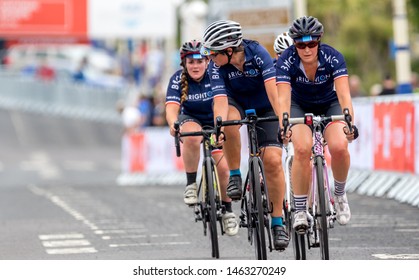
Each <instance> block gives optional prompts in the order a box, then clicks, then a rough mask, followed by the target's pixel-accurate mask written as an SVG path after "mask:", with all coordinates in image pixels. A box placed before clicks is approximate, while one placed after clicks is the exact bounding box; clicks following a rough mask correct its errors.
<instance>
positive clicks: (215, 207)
mask: <svg viewBox="0 0 419 280" xmlns="http://www.w3.org/2000/svg"><path fill="white" fill-rule="evenodd" d="M174 127H175V134H176V135H175V146H176V155H177V156H178V157H179V156H180V138H181V137H190V136H202V137H203V141H202V147H203V149H202V150H203V161H202V174H201V180H200V184H199V188H198V197H200V196H201V201H200V202H199V203H198V204H197V205H195V206H194V213H195V222H197V221H202V222H203V227H204V235H205V236H206V235H207V228H208V227H209V231H210V241H211V246H212V250H211V253H212V257H214V258H217V259H218V258H219V257H220V253H219V245H218V234H217V221H218V222H219V224H220V228H221V234H224V229H223V224H222V222H221V216H222V213H224V212H225V207H224V206H222V205H221V190H220V182H219V178H218V173H217V168H216V164H215V161H214V159H213V157H212V154H211V152H212V150H213V145H212V141H211V135H212V134H215V133H217V131H216V130H214V129H202V130H201V131H194V132H182V133H181V132H179V123H178V122H175V125H174Z"/></svg>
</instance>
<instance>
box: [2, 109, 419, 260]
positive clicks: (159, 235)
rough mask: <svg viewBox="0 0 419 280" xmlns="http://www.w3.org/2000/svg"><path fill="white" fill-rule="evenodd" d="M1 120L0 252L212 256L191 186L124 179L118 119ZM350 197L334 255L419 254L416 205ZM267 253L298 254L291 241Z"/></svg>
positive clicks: (246, 247) (241, 249)
mask: <svg viewBox="0 0 419 280" xmlns="http://www.w3.org/2000/svg"><path fill="white" fill-rule="evenodd" d="M0 129H1V135H0V228H1V229H0V259H1V260H56V259H59V260H109V259H116V260H132V259H135V260H153V259H154V260H169V259H172V260H202V259H211V256H210V243H209V239H208V237H205V236H203V233H202V225H201V223H200V222H198V223H196V222H195V221H194V215H193V211H192V209H191V208H189V207H187V206H185V205H184V204H183V200H182V195H183V188H184V187H183V186H179V185H172V186H118V185H117V184H116V179H117V177H118V175H119V173H120V138H121V127H119V126H118V125H115V124H107V123H99V122H91V121H90V122H89V121H83V120H76V119H68V118H59V117H52V116H47V115H40V114H30V113H24V112H19V111H6V110H3V109H0ZM349 201H350V205H351V210H352V220H351V222H350V224H348V225H347V226H339V225H336V227H335V228H334V229H332V230H331V231H330V257H331V259H336V260H379V259H416V260H418V259H419V215H418V214H419V209H418V208H417V207H413V206H410V205H407V204H400V203H398V202H396V201H394V200H388V199H384V198H373V197H366V196H360V195H357V194H353V193H351V194H349ZM238 207H239V205H238V204H237V203H236V204H234V209H235V212H236V213H238V212H239V209H238ZM246 234H247V232H246V230H245V229H241V230H240V231H239V234H238V235H237V236H234V237H228V236H220V239H219V240H220V257H221V259H250V260H251V259H254V250H253V247H251V246H250V244H249V243H248V242H247V239H246ZM319 255H320V253H319V250H318V249H311V250H310V251H309V255H308V258H309V259H312V260H315V259H319ZM268 258H269V259H285V260H289V259H292V258H293V252H292V246H290V247H289V248H288V249H287V250H286V251H284V252H282V253H280V252H276V251H273V252H270V253H269V254H268Z"/></svg>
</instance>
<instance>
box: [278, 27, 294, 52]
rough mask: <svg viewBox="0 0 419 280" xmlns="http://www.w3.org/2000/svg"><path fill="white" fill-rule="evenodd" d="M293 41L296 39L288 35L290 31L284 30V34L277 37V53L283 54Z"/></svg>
mask: <svg viewBox="0 0 419 280" xmlns="http://www.w3.org/2000/svg"><path fill="white" fill-rule="evenodd" d="M293 43H294V41H293V40H292V38H291V37H290V36H289V35H288V32H284V33H282V34H279V35H278V37H276V39H275V42H274V51H275V52H276V53H277V54H281V53H282V52H283V51H285V50H286V49H287V48H288V47H289V46H291V45H292V44H293Z"/></svg>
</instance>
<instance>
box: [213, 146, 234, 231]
mask: <svg viewBox="0 0 419 280" xmlns="http://www.w3.org/2000/svg"><path fill="white" fill-rule="evenodd" d="M212 157H213V158H214V161H215V165H216V168H217V173H218V178H219V181H220V191H221V200H222V201H221V203H222V205H223V206H224V207H225V210H226V212H225V213H223V216H222V222H223V227H224V231H225V233H226V234H227V235H229V236H233V235H236V234H237V233H238V231H239V223H238V222H237V219H236V215H235V214H234V213H233V209H232V205H231V198H230V197H228V195H227V184H228V179H229V175H230V173H229V170H228V165H227V161H226V159H225V157H224V155H223V151H222V150H221V149H216V150H214V151H213V152H212Z"/></svg>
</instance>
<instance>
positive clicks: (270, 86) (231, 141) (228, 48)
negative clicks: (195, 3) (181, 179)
mask: <svg viewBox="0 0 419 280" xmlns="http://www.w3.org/2000/svg"><path fill="white" fill-rule="evenodd" d="M201 54H204V55H207V56H209V57H210V58H211V62H210V64H209V67H208V69H209V73H210V78H211V88H212V91H213V93H214V116H221V117H222V119H223V120H240V119H243V118H244V117H245V115H244V111H245V110H246V109H255V110H256V114H257V115H258V116H260V117H267V116H275V115H277V114H278V112H279V103H278V94H277V92H276V87H275V68H274V65H273V63H272V58H271V57H270V55H269V53H268V51H267V50H266V49H265V48H264V47H263V46H261V45H260V44H259V43H258V42H256V41H252V40H247V39H243V34H242V29H241V25H240V24H239V23H238V22H234V21H231V20H219V21H216V22H213V23H212V24H210V25H209V26H208V27H207V28H206V30H205V32H204V36H203V48H202V50H201ZM258 127H259V129H258V130H257V133H258V135H257V137H258V143H259V146H260V147H261V148H262V149H261V151H262V154H261V158H262V160H263V163H264V167H265V173H266V181H267V186H268V188H269V189H268V191H269V198H270V200H271V203H272V205H273V212H272V213H271V221H272V222H271V226H272V233H273V234H272V235H273V241H274V247H275V249H276V250H284V249H285V248H286V247H287V246H288V243H289V238H288V235H287V232H286V230H285V225H284V223H283V220H282V201H283V198H284V192H285V179H284V171H283V169H282V160H281V158H282V149H281V148H282V147H281V145H280V143H279V141H278V137H277V131H278V123H276V122H265V123H260V124H259V125H258ZM222 129H223V130H224V132H225V134H226V139H227V141H225V142H224V144H223V150H224V154H225V156H226V158H227V162H228V166H229V168H230V180H229V184H228V187H227V194H228V195H229V196H230V197H231V198H232V199H233V200H238V199H240V198H241V195H242V178H241V172H240V161H241V159H240V152H241V142H240V141H241V139H240V133H239V127H238V126H229V127H225V128H224V127H223V128H222Z"/></svg>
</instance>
